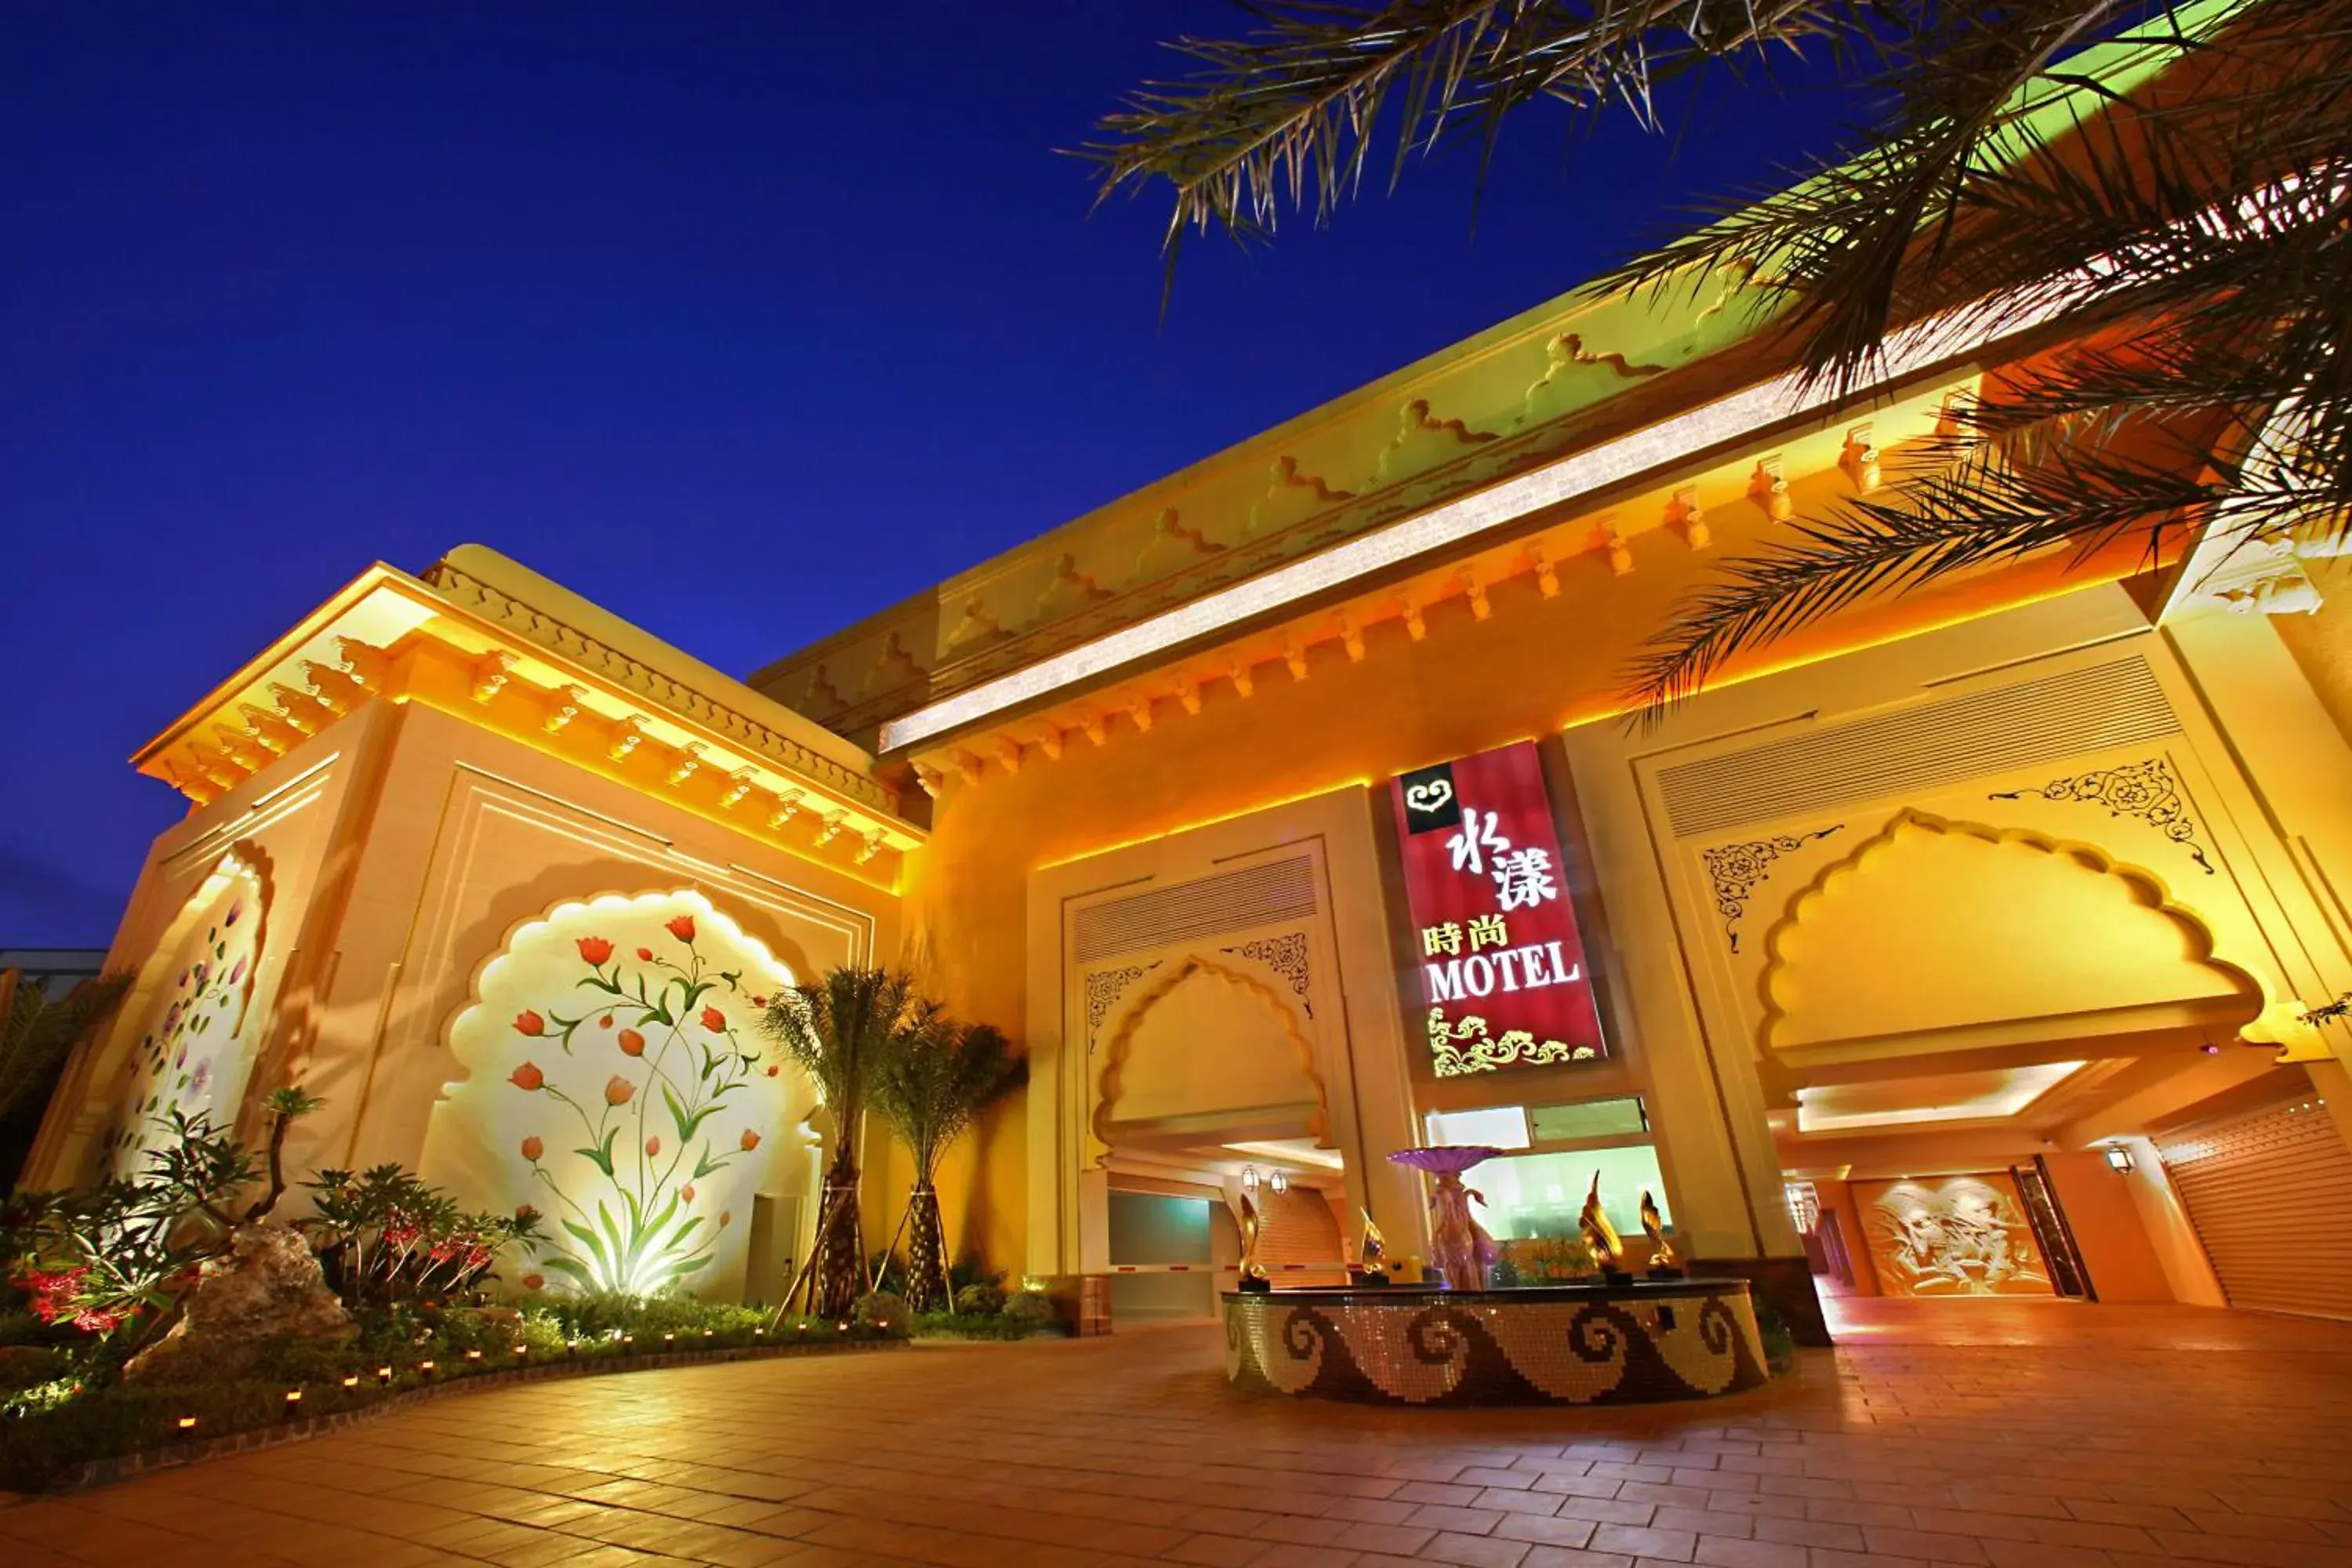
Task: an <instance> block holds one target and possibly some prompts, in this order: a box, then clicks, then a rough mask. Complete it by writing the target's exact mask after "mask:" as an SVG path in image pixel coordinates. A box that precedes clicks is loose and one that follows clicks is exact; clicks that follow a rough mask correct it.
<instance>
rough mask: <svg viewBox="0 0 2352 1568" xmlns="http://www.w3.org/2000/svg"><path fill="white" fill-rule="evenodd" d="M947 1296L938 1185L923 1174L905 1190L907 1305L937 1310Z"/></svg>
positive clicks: (944, 1234) (945, 1303) (944, 1231)
mask: <svg viewBox="0 0 2352 1568" xmlns="http://www.w3.org/2000/svg"><path fill="white" fill-rule="evenodd" d="M907 1305H908V1307H910V1308H912V1309H913V1310H916V1311H918V1312H936V1311H940V1310H943V1309H944V1308H946V1307H947V1306H949V1305H950V1290H949V1287H948V1259H947V1228H946V1226H944V1225H942V1224H941V1223H940V1194H939V1189H938V1188H937V1187H934V1186H933V1185H931V1182H930V1178H929V1177H928V1176H925V1177H923V1178H921V1179H919V1180H918V1181H917V1182H916V1183H915V1185H914V1188H913V1190H912V1191H910V1192H908V1194H907Z"/></svg>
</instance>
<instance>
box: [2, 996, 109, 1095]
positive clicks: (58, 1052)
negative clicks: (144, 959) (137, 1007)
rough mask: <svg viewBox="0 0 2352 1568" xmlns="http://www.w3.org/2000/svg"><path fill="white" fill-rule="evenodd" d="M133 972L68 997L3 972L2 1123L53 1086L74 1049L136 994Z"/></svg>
mask: <svg viewBox="0 0 2352 1568" xmlns="http://www.w3.org/2000/svg"><path fill="white" fill-rule="evenodd" d="M130 989H131V975H130V973H128V972H127V971H124V972H118V973H112V974H105V975H100V976H99V977H98V978H96V979H93V980H85V981H83V982H81V983H80V984H78V985H76V986H74V987H73V989H71V990H70V991H68V992H67V993H66V994H64V995H62V996H56V997H52V996H51V995H50V994H49V993H48V988H47V987H46V986H43V985H39V984H27V983H26V980H25V977H24V973H23V972H22V971H20V970H15V969H5V970H0V1119H5V1117H7V1116H9V1115H10V1114H12V1113H13V1112H14V1111H15V1110H16V1108H17V1106H18V1105H19V1104H21V1103H22V1102H23V1101H24V1100H26V1099H27V1098H28V1097H30V1096H31V1095H32V1094H33V1093H34V1092H35V1091H36V1090H37V1089H43V1088H45V1087H47V1085H48V1083H49V1082H50V1081H51V1079H53V1078H54V1076H55V1074H56V1072H57V1067H58V1062H59V1061H61V1060H63V1059H64V1058H65V1054H66V1052H67V1051H68V1050H70V1049H72V1047H73V1043H74V1042H75V1041H76V1040H78V1039H79V1038H80V1037H82V1035H83V1034H84V1033H85V1032H87V1031H88V1030H89V1026H91V1025H92V1024H95V1023H97V1022H98V1021H99V1020H100V1018H102V1017H104V1016H106V1015H107V1014H108V1013H110V1012H111V1011H112V1010H113V1008H114V1005H115V1004H116V1003H118V1002H120V1001H121V1000H122V994H123V993H124V992H126V991H128V990H130Z"/></svg>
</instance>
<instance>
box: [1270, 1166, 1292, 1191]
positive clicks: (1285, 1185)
mask: <svg viewBox="0 0 2352 1568" xmlns="http://www.w3.org/2000/svg"><path fill="white" fill-rule="evenodd" d="M1265 1184H1266V1186H1267V1187H1268V1188H1269V1189H1271V1190H1272V1191H1273V1193H1274V1194H1275V1196H1276V1197H1280V1196H1281V1195H1282V1194H1285V1193H1286V1192H1288V1191H1289V1190H1290V1176H1289V1173H1287V1172H1284V1171H1276V1173H1274V1174H1273V1175H1271V1176H1269V1177H1267V1178H1266V1183H1265Z"/></svg>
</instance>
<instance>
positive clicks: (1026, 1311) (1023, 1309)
mask: <svg viewBox="0 0 2352 1568" xmlns="http://www.w3.org/2000/svg"><path fill="white" fill-rule="evenodd" d="M1004 1321H1006V1322H1008V1323H1023V1324H1026V1325H1027V1326H1029V1327H1031V1328H1039V1327H1042V1326H1044V1325H1045V1324H1047V1323H1051V1322H1055V1321H1058V1320H1057V1319H1056V1318H1055V1315H1054V1303H1053V1302H1051V1301H1049V1300H1046V1299H1045V1292H1044V1291H1043V1290H1016V1291H1014V1292H1013V1295H1012V1296H1011V1297H1010V1298H1009V1299H1008V1300H1006V1301H1005V1303H1004Z"/></svg>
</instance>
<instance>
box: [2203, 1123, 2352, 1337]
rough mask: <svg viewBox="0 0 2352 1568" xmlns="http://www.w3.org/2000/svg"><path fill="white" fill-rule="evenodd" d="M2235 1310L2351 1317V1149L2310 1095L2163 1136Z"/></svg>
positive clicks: (2214, 1266) (2206, 1249)
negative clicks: (2245, 1309) (2244, 1309)
mask: <svg viewBox="0 0 2352 1568" xmlns="http://www.w3.org/2000/svg"><path fill="white" fill-rule="evenodd" d="M2157 1151H2158V1152H2159V1153H2160V1154H2162V1155H2163V1156H2164V1168H2165V1171H2166V1173H2168V1174H2169V1175H2170V1176H2171V1178H2172V1184H2173V1187H2174V1188H2175V1190H2177V1191H2178V1192H2179V1194H2180V1201H2181V1205H2182V1206H2183V1207H2185V1208H2186V1209H2188V1211H2189V1222H2190V1223H2191V1224H2192V1225H2194V1226H2196V1227H2197V1235H2198V1237H2199V1238H2200V1240H2202V1241H2203V1242H2204V1244H2205V1254H2206V1256H2207V1257H2208V1258H2211V1259H2212V1260H2213V1272H2214V1273H2215V1274H2217V1275H2219V1276H2220V1277H2221V1289H2222V1290H2223V1291H2224V1292H2225V1293H2227V1295H2228V1296H2229V1298H2230V1305H2231V1306H2233V1307H2250V1308H2253V1309H2255V1310H2261V1311H2267V1312H2301V1313H2305V1314H2308V1315H2310V1316H2314V1317H2322V1318H2352V1149H2347V1148H2346V1146H2345V1142H2344V1136H2343V1134H2342V1133H2340V1132H2338V1131H2336V1123H2335V1121H2334V1119H2333V1118H2331V1117H2330V1116H2329V1115H2328V1113H2327V1108H2326V1106H2324V1105H2322V1104H2320V1103H2319V1101H2318V1100H2316V1099H2315V1097H2312V1096H2308V1095H2306V1096H2305V1097H2304V1098H2303V1099H2301V1100H2295V1101H2293V1102H2290V1103H2288V1104H2284V1105H2276V1106H2273V1107H2271V1108H2270V1109H2268V1110H2258V1111H2254V1112H2252V1114H2249V1115H2245V1116H2238V1117H2232V1118H2230V1119H2229V1120H2226V1121H2217V1122H2213V1123H2210V1124H2209V1125H2207V1126H2204V1127H2198V1128H2190V1129H2186V1130H2183V1131H2179V1132H2174V1133H2169V1134H2167V1135H2166V1136H2164V1137H2162V1138H2159V1139H2158V1140H2157Z"/></svg>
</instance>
